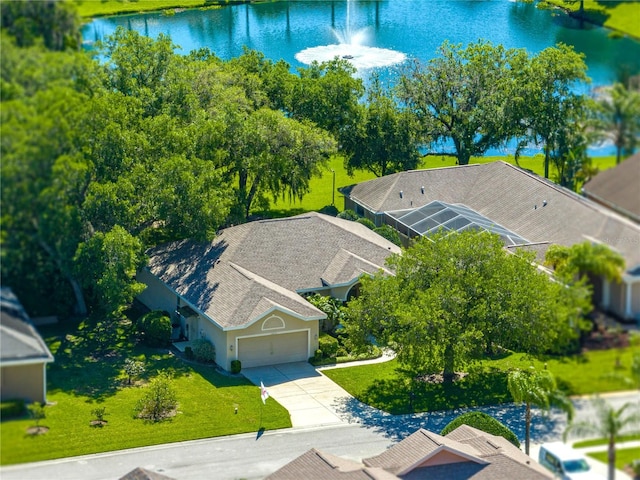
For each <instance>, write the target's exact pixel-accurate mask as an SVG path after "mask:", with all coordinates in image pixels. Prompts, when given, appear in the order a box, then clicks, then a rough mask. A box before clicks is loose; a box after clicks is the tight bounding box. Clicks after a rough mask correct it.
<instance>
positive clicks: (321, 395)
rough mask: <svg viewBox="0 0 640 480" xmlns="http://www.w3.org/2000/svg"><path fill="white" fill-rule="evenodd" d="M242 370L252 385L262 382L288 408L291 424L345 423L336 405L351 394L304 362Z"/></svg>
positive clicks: (345, 400)
mask: <svg viewBox="0 0 640 480" xmlns="http://www.w3.org/2000/svg"><path fill="white" fill-rule="evenodd" d="M242 373H243V375H244V376H245V377H247V378H248V379H249V380H250V381H251V382H253V383H254V384H256V385H260V382H262V383H263V384H264V386H265V387H266V389H267V391H268V392H269V396H270V397H272V398H273V399H274V400H276V401H277V402H278V403H279V404H280V405H282V406H283V407H284V408H286V409H287V410H288V411H289V415H290V416H291V424H292V425H293V426H294V427H310V426H317V425H332V424H334V425H335V424H340V423H347V422H345V421H344V420H342V418H341V415H340V414H339V412H338V411H337V408H339V405H343V404H344V403H345V402H347V401H348V400H350V399H353V397H352V396H351V395H349V393H347V391H346V390H344V389H343V388H342V387H340V386H339V385H337V384H336V383H334V382H333V381H331V380H330V379H328V378H327V377H325V376H324V375H323V374H322V373H320V372H318V371H317V370H316V369H315V368H314V367H313V366H312V365H310V364H309V363H307V362H296V363H283V364H280V365H269V366H265V367H252V368H245V369H243V370H242ZM256 395H259V392H256ZM267 401H269V400H267Z"/></svg>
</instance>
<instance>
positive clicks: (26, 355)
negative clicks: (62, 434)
mask: <svg viewBox="0 0 640 480" xmlns="http://www.w3.org/2000/svg"><path fill="white" fill-rule="evenodd" d="M49 362H53V355H52V354H51V352H50V351H49V348H48V347H47V345H46V344H45V343H44V340H42V337H41V336H40V335H39V334H38V332H37V331H36V328H35V327H34V326H33V323H32V322H31V320H30V318H29V316H28V315H27V313H26V312H25V310H24V308H23V307H22V304H21V303H20V302H19V301H18V299H17V297H16V296H15V294H14V293H13V291H12V290H11V288H9V287H2V288H0V378H1V379H2V386H1V388H0V396H1V399H2V401H5V400H13V399H23V400H25V401H27V402H41V403H46V401H47V363H49Z"/></svg>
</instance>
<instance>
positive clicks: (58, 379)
mask: <svg viewBox="0 0 640 480" xmlns="http://www.w3.org/2000/svg"><path fill="white" fill-rule="evenodd" d="M125 330H126V329H125ZM83 331H84V330H83V329H82V326H81V329H79V330H78V331H77V332H76V333H77V335H72V334H65V333H64V332H63V331H62V329H61V327H55V328H54V329H52V328H50V327H49V328H41V332H42V334H43V336H44V337H45V338H46V340H47V341H48V343H49V345H50V348H51V349H52V353H53V354H54V356H55V357H56V361H55V363H54V364H52V365H51V366H50V368H49V373H48V384H49V394H48V401H49V402H50V403H51V405H49V406H47V407H46V408H45V412H46V418H45V419H43V420H41V421H40V425H43V426H47V427H49V431H48V432H47V433H45V434H43V435H29V434H27V428H29V427H30V426H33V425H35V422H34V420H32V419H30V418H26V417H25V418H22V419H18V420H9V421H3V422H2V428H1V432H0V448H1V450H2V458H1V463H2V464H3V465H6V464H13V463H23V462H31V461H37V460H47V459H53V458H61V457H69V456H74V455H83V454H88V453H97V452H106V451H111V450H119V449H124V448H132V447H140V446H145V445H155V444H162V443H169V442H177V441H184V440H194V439H199V438H208V437H217V436H223V435H232V434H237V433H245V432H258V431H259V429H260V428H265V429H267V430H272V429H279V428H287V427H290V426H291V421H290V418H289V413H288V412H287V411H286V410H285V409H284V408H283V407H282V406H280V405H279V404H278V403H277V402H276V401H275V400H273V399H269V400H267V402H266V405H263V404H262V401H261V399H260V389H259V388H258V387H256V386H255V385H253V384H252V383H250V382H249V381H248V380H246V379H245V378H244V377H242V376H240V375H238V376H228V375H223V374H220V373H218V372H217V371H216V370H215V368H213V367H211V366H202V365H196V364H188V363H185V362H183V361H182V360H181V359H179V358H176V357H175V356H173V355H171V354H169V353H168V352H167V351H166V349H165V350H164V351H163V350H161V349H158V350H154V349H150V348H146V347H143V346H139V345H134V344H133V343H132V342H131V338H130V337H128V336H127V335H119V337H118V338H119V342H118V345H117V346H116V345H112V346H111V347H107V348H105V347H104V346H101V345H100V344H97V343H95V342H90V341H87V339H86V337H85V336H84V333H83ZM121 333H126V332H123V331H121ZM128 357H129V358H130V357H135V358H137V359H144V360H145V364H146V368H147V371H146V373H145V374H144V376H143V378H142V379H141V381H138V382H137V385H134V386H127V385H126V379H125V377H124V375H123V374H122V371H121V369H122V364H123V362H124V359H125V358H128ZM158 370H166V371H169V372H171V374H172V375H173V381H172V385H173V386H174V387H175V389H176V391H177V397H178V402H179V405H178V412H177V413H176V415H175V416H174V417H173V418H170V419H168V420H166V421H163V422H159V423H155V424H154V423H149V422H145V421H143V420H140V419H136V418H134V406H135V404H136V402H137V401H138V399H139V398H140V397H141V396H142V394H143V389H144V388H145V387H144V386H145V384H146V382H147V381H148V379H149V378H151V377H152V376H154V375H155V374H156V372H157V371H158ZM102 406H104V407H106V416H105V419H106V420H107V421H108V423H107V425H105V426H103V427H92V426H90V424H89V422H90V421H91V420H93V419H94V418H95V417H94V416H93V415H92V410H94V409H95V408H96V407H102ZM236 407H237V408H238V413H237V414H236V413H234V411H235V408H236Z"/></svg>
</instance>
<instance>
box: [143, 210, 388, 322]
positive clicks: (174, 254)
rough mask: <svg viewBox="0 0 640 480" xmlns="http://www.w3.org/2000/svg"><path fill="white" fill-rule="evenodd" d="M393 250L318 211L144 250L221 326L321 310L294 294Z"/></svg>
mask: <svg viewBox="0 0 640 480" xmlns="http://www.w3.org/2000/svg"><path fill="white" fill-rule="evenodd" d="M399 252H400V248H399V247H397V246H396V245H394V244H393V243H391V242H389V241H388V240H386V239H384V238H383V237H381V236H379V235H378V234H376V233H375V232H373V231H371V230H370V229H368V228H367V227H365V226H364V225H361V224H359V223H356V222H351V221H349V220H343V219H339V218H335V217H330V216H327V215H322V214H319V213H308V214H303V215H298V216H295V217H290V218H284V219H277V220H261V221H256V222H250V223H246V224H243V225H238V226H235V227H230V228H227V229H225V230H223V231H222V232H220V234H219V235H218V236H217V237H216V239H215V240H214V241H213V242H207V243H197V242H193V241H188V240H185V241H182V242H174V243H170V244H167V245H163V246H160V247H157V248H154V249H152V250H150V251H149V252H148V254H149V265H148V269H149V271H150V273H151V274H153V275H154V276H156V277H158V278H159V279H160V280H161V281H162V282H164V283H165V284H166V285H167V286H168V287H169V288H171V289H172V290H173V291H174V292H176V294H178V295H179V296H180V297H181V298H183V299H184V300H185V301H186V302H187V303H189V304H190V305H192V306H193V307H195V308H196V309H198V310H199V311H200V312H202V313H203V314H205V315H207V316H208V317H209V318H210V319H212V320H213V321H214V322H216V323H217V324H218V325H219V326H220V327H222V328H223V329H225V330H231V329H235V328H243V327H246V326H247V325H250V324H251V323H253V322H254V321H256V320H257V319H258V318H259V317H261V316H263V315H264V313H266V312H268V311H269V310H271V309H279V310H284V311H287V312H289V313H290V314H292V315H294V316H297V317H299V318H302V319H307V320H315V319H320V318H324V317H325V314H324V313H323V312H322V311H320V310H318V309H317V308H316V307H314V306H313V305H311V304H310V303H308V302H307V301H306V300H305V299H304V298H302V297H301V296H300V295H299V293H301V292H305V291H313V290H317V289H322V288H324V287H327V286H332V285H333V286H335V285H349V284H351V283H355V282H356V281H357V280H358V278H359V277H360V276H361V275H363V274H373V273H375V272H377V271H378V270H379V269H381V268H384V264H385V260H386V258H387V257H388V256H390V255H391V254H392V253H399Z"/></svg>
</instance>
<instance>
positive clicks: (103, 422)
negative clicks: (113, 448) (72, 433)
mask: <svg viewBox="0 0 640 480" xmlns="http://www.w3.org/2000/svg"><path fill="white" fill-rule="evenodd" d="M106 424H107V421H106V420H91V421H90V422H89V425H91V426H92V427H96V428H102V427H104V426H105V425H106Z"/></svg>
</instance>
